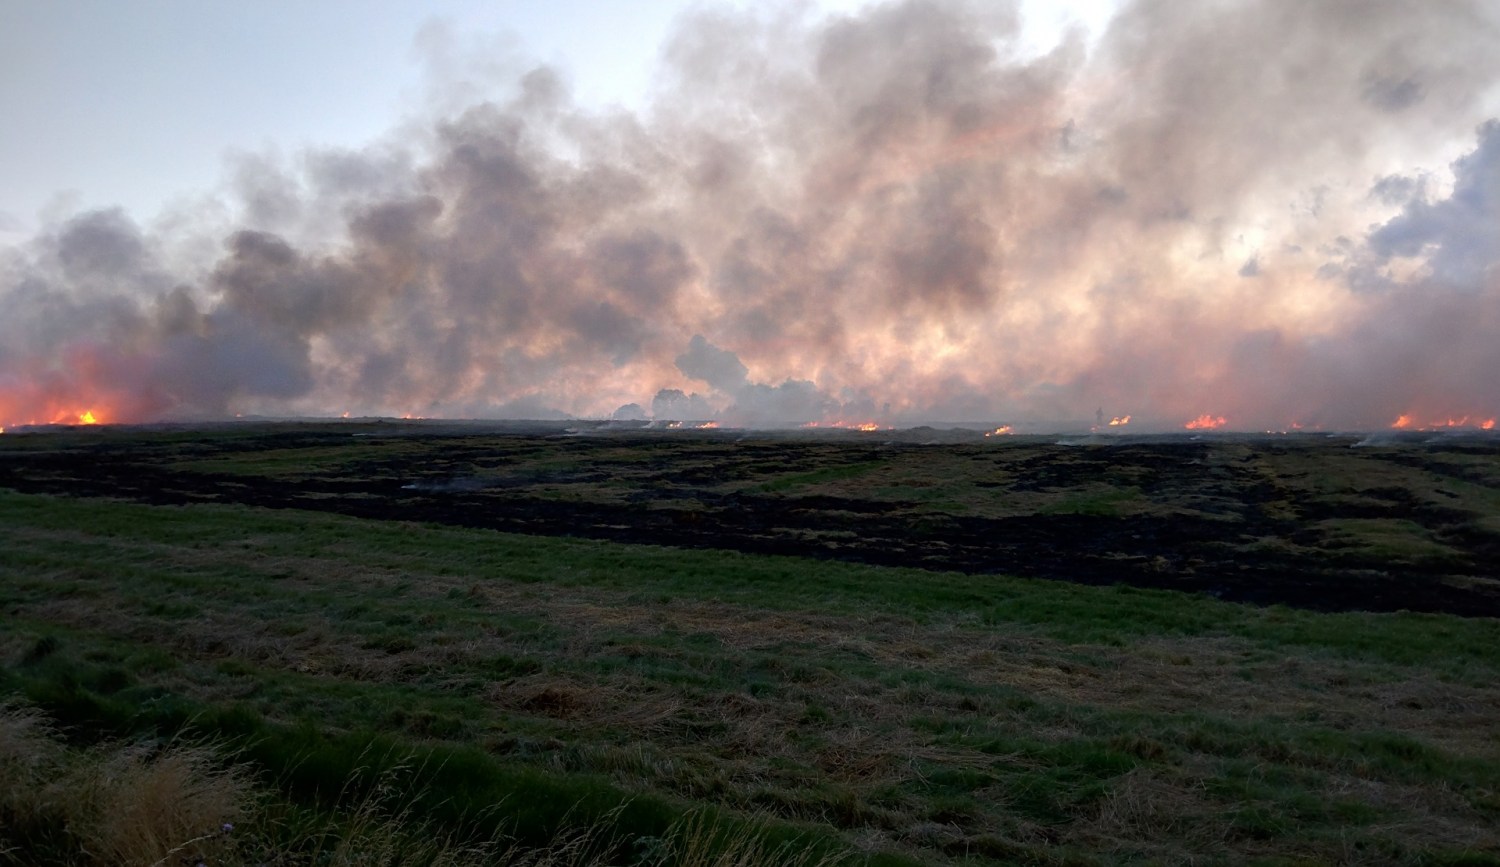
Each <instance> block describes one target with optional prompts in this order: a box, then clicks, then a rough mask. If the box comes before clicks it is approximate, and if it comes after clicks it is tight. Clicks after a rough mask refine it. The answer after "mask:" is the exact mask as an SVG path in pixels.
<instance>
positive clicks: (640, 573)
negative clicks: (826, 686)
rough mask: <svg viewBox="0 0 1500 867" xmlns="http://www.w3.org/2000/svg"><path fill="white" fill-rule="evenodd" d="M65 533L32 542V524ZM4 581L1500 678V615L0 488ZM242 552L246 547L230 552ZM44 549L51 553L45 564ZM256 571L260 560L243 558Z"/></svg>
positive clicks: (46, 553)
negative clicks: (507, 586)
mask: <svg viewBox="0 0 1500 867" xmlns="http://www.w3.org/2000/svg"><path fill="white" fill-rule="evenodd" d="M28 527H30V528H37V529H43V530H52V531H58V532H65V533H67V534H69V538H68V539H67V540H66V541H63V542H56V543H41V544H36V543H33V542H29V541H27V540H25V539H24V538H21V537H15V538H11V536H12V535H13V534H17V533H24V532H25V530H26V528H28ZM0 539H4V540H5V548H6V550H7V555H6V557H5V558H4V559H3V560H0V575H10V576H11V581H15V580H21V578H22V576H23V575H27V574H32V573H34V572H35V571H37V570H43V571H45V570H46V569H48V568H57V569H61V568H64V567H65V566H67V565H68V564H69V563H71V564H73V565H76V564H77V563H78V562H80V561H84V562H87V561H89V559H90V558H91V557H94V558H96V559H95V560H94V562H95V566H94V568H100V569H104V568H109V567H108V564H109V563H110V562H111V558H113V557H114V556H116V555H117V554H119V553H120V550H119V549H120V547H121V546H125V547H127V548H133V549H136V550H135V551H134V553H132V554H131V555H130V557H129V559H130V560H132V561H135V562H137V563H140V564H142V565H145V564H146V563H148V562H149V552H146V553H142V552H141V551H140V550H139V549H138V547H137V546H141V545H157V546H162V548H161V550H163V551H165V550H169V549H187V550H197V551H200V552H209V553H210V554H211V552H213V551H216V550H220V551H228V552H230V553H231V554H233V556H226V557H225V558H224V561H223V562H222V563H217V564H214V563H212V558H211V557H210V565H208V566H205V567H204V568H205V570H206V572H207V575H205V579H207V578H208V577H209V576H211V575H212V574H213V573H214V572H215V570H229V571H230V572H232V574H225V573H224V572H223V571H221V572H220V574H219V575H218V580H226V581H233V580H234V579H237V578H243V569H244V568H245V565H244V562H243V561H244V555H245V554H246V553H251V554H255V553H263V554H265V555H267V556H270V555H273V554H274V555H275V556H279V557H289V558H298V559H302V558H309V559H313V560H326V561H328V562H330V563H337V564H338V567H339V569H341V570H350V569H353V570H358V569H361V568H366V569H370V570H372V571H378V572H380V573H385V574H388V573H390V572H392V571H400V570H408V571H410V572H412V573H413V574H417V575H420V574H424V573H426V574H437V575H448V576H465V577H467V578H471V579H473V580H475V581H479V582H483V581H485V580H502V581H514V582H547V583H553V584H559V585H563V586H587V587H600V588H608V589H615V590H624V591H627V592H634V593H639V594H642V597H643V598H649V597H650V596H651V595H653V594H656V595H660V594H666V595H669V596H673V597H683V598H688V599H699V600H713V601H723V602H731V603H737V604H744V605H748V606H754V607H762V608H770V609H777V610H796V611H826V612H829V613H833V614H842V615H851V614H852V615H859V614H884V615H894V616H910V617H916V618H919V619H925V618H954V617H974V618H978V619H980V620H982V621H983V622H986V623H991V624H1001V623H1009V624H1017V625H1021V626H1025V627H1028V628H1030V629H1034V630H1036V631H1037V632H1040V633H1042V634H1044V635H1046V636H1048V637H1052V638H1055V639H1058V640H1062V641H1067V642H1079V643H1101V644H1115V645H1125V644H1129V643H1131V642H1132V641H1134V640H1136V639H1138V638H1140V637H1142V636H1150V635H1177V636H1202V635H1226V636H1236V637H1241V638H1246V639H1250V640H1253V641H1257V642H1264V643H1267V644H1269V645H1276V646H1284V645H1295V646H1300V647H1308V648H1314V649H1324V650H1327V651H1331V652H1335V653H1338V654H1342V655H1347V656H1350V657H1356V658H1363V659H1370V660H1378V661H1384V662H1390V663H1396V664H1401V665H1436V666H1438V670H1439V671H1441V672H1443V673H1444V674H1445V675H1446V676H1454V677H1463V678H1465V679H1468V678H1471V677H1476V676H1479V675H1482V674H1483V673H1484V672H1485V671H1494V670H1496V669H1500V621H1497V620H1493V619H1484V618H1467V619H1466V618H1460V617H1453V616H1447V615H1437V614H1414V613H1406V612H1402V613H1396V614H1369V613H1359V612H1350V613H1338V614H1322V613H1316V612H1308V611H1301V610H1295V609H1287V608H1282V607H1271V608H1258V607H1254V606H1249V605H1242V604H1236V603H1229V602H1223V601H1220V600H1214V599H1208V598H1205V597H1202V596H1197V595H1191V594H1182V593H1175V592H1171V591H1158V590H1142V589H1138V588H1133V587H1128V586H1124V585H1117V586H1113V587H1089V586H1082V585H1071V584H1067V583H1062V582H1050V581H1039V580H1028V579H1017V578H1009V577H1003V576H975V575H963V574H956V573H941V572H927V571H922V570H915V569H904V568H892V567H875V566H864V565H859V564H848V563H838V562H825V561H816V560H806V559H801V558H795V557H781V556H762V555H751V554H742V553H738V552H733V551H712V550H709V551H704V550H678V549H669V548H660V547H655V546H643V545H625V544H618V543H610V542H601V541H594V540H582V539H567V538H552V537H537V536H518V535H511V534H505V533H497V532H491V531H484V530H472V529H466V528H458V527H449V526H431V525H413V524H403V523H399V522H375V521H367V520H361V519H357V518H349V517H344V516H339V515H332V514H324V513H312V512H295V511H276V510H265V509H257V508H250V507H242V506H229V505H217V504H214V505H209V504H203V505H195V506H191V507H159V506H146V505H139V504H132V503H121V502H111V501H103V500H82V499H80V500H74V499H67V498H55V497H48V496H39V495H28V494H19V493H14V492H8V491H0ZM236 549H238V553H235V552H236ZM49 552H50V554H51V555H55V558H54V556H49ZM249 562H251V563H253V562H254V560H253V558H252V559H251V560H250V561H249Z"/></svg>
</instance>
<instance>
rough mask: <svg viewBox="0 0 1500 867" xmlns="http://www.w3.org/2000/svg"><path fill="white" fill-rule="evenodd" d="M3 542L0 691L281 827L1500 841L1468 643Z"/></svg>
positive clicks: (15, 537)
mask: <svg viewBox="0 0 1500 867" xmlns="http://www.w3.org/2000/svg"><path fill="white" fill-rule="evenodd" d="M0 546H3V547H0V550H3V551H4V556H3V558H0V611H3V612H4V618H3V620H0V693H8V694H11V695H16V696H21V697H24V698H25V699H26V700H27V701H29V702H31V703H33V704H35V705H36V706H38V707H40V708H42V709H43V710H45V712H46V713H48V714H49V715H50V716H51V717H53V718H54V719H56V720H57V721H58V722H60V723H62V724H63V725H65V726H66V727H67V731H68V733H69V736H70V737H71V738H72V739H73V740H74V742H75V743H77V744H80V745H87V744H89V743H93V742H97V741H99V740H100V739H105V738H111V737H121V736H126V737H160V736H164V735H171V734H173V733H177V732H181V731H184V730H190V731H193V732H196V733H198V734H200V735H203V736H211V737H214V738H217V739H221V740H223V741H225V742H227V743H229V744H231V745H232V746H234V747H236V748H238V749H240V750H241V751H242V754H243V755H244V756H245V757H246V759H247V760H248V761H250V762H251V763H252V764H253V765H254V766H255V767H256V768H258V769H260V773H261V774H262V775H263V778H264V779H266V780H268V781H272V782H273V783H274V785H275V786H277V787H278V789H277V791H278V792H279V793H280V795H279V797H284V798H286V799H288V802H289V803H295V804H303V805H308V808H316V809H336V808H338V806H339V804H338V802H339V799H340V798H345V799H347V798H349V797H352V796H353V795H361V794H366V793H367V792H368V790H369V787H370V786H373V785H374V782H373V781H375V780H378V779H380V778H381V774H382V773H384V772H385V771H387V770H389V768H388V767H387V766H386V765H383V764H381V762H386V761H388V762H390V763H398V762H404V763H409V764H410V766H411V767H415V768H419V769H421V771H420V773H422V774H425V775H426V776H424V777H422V778H421V779H420V780H417V781H414V785H416V789H417V790H420V791H424V792H433V793H441V794H440V796H439V795H434V796H433V797H432V798H423V799H418V800H417V801H415V802H413V804H412V805H411V808H412V809H414V810H416V811H417V812H418V813H419V814H420V817H422V818H423V819H424V821H425V820H430V821H433V822H437V823H439V824H440V825H441V826H443V827H449V828H456V829H460V830H461V831H462V833H464V834H466V835H471V836H474V837H475V838H482V837H484V836H486V835H490V834H494V833H497V832H501V831H503V832H504V833H505V834H508V835H512V836H515V837H518V838H520V839H522V840H524V841H526V842H527V843H528V844H535V845H544V844H545V843H546V841H548V840H550V839H553V838H555V837H556V836H557V835H558V834H559V833H566V832H567V831H568V830H569V829H570V828H578V827H589V826H592V825H596V824H598V823H600V822H603V821H604V819H603V818H602V817H604V816H614V817H616V818H614V819H611V820H610V821H615V822H618V824H619V827H621V828H623V829H625V830H626V832H628V834H629V835H634V837H639V838H659V837H660V836H661V835H662V834H665V833H666V829H667V828H668V827H670V826H671V825H672V823H673V822H675V821H678V820H680V819H681V817H683V816H684V815H689V814H691V813H693V812H694V811H700V810H710V811H712V813H711V815H712V816H714V817H716V819H715V820H716V821H718V820H722V821H725V822H730V823H734V822H741V823H750V824H751V825H753V826H754V827H756V828H758V829H760V830H761V831H763V832H764V833H766V834H769V835H771V838H772V839H777V840H785V839H793V838H796V839H799V840H802V841H803V844H804V845H812V844H814V843H815V844H816V845H818V846H823V847H827V849H828V851H830V852H832V851H838V852H845V853H863V854H859V857H860V858H861V859H862V860H868V862H869V863H918V862H920V863H943V862H947V861H954V862H964V859H965V858H968V859H969V860H970V861H972V862H974V863H987V862H989V861H995V862H1002V863H1006V862H1014V861H1022V862H1032V863H1063V862H1070V861H1071V862H1073V863H1116V862H1129V861H1134V860H1158V861H1173V862H1175V861H1183V860H1190V859H1197V860H1203V861H1208V862H1216V861H1217V862H1226V863H1234V862H1245V861H1250V860H1253V859H1255V858H1271V859H1273V860H1274V859H1277V858H1284V859H1289V860H1290V859H1294V858H1304V857H1305V858H1308V859H1311V860H1312V861H1313V862H1318V861H1326V862H1334V861H1338V860H1340V859H1342V858H1344V857H1346V855H1347V853H1349V852H1353V851H1362V852H1366V853H1374V854H1371V855H1369V857H1371V858H1373V859H1374V860H1396V861H1412V862H1416V861H1423V860H1426V861H1429V862H1433V863H1438V862H1441V861H1443V859H1449V860H1450V861H1451V860H1453V859H1458V858H1461V857H1468V856H1467V855H1465V853H1466V852H1467V853H1470V854H1472V853H1473V852H1479V851H1493V850H1494V849H1495V847H1497V846H1500V833H1497V826H1500V797H1497V794H1496V787H1495V784H1494V781H1495V780H1497V779H1500V748H1497V745H1500V723H1497V720H1500V687H1497V686H1496V684H1497V683H1500V679H1497V674H1500V623H1497V622H1496V621H1493V620H1485V619H1463V618H1456V617H1450V616H1443V615H1416V614H1406V613H1398V614H1361V613H1346V614H1319V613H1315V612H1309V611H1301V610H1292V609H1286V608H1274V607H1273V608H1257V607H1250V606H1243V605H1235V604H1230V603H1225V602H1221V601H1218V600H1214V599H1210V598H1205V597H1200V596H1193V595H1187V594H1178V593H1172V592H1167V591H1153V590H1140V589H1133V588H1129V587H1124V586H1117V587H1103V588H1100V587H1086V586H1075V585H1068V584H1060V583H1054V582H1044V581H1030V580H1018V579H1011V578H1004V577H998V576H967V575H959V574H950V573H938V572H929V571H922V570H912V569H895V568H879V567H869V566H859V565H853V564H846V563H832V562H823V561H812V560H802V559H796V558H785V557H769V556H756V555H749V554H741V553H735V552H725V551H705V550H675V549H666V548H656V547H649V546H627V545H620V544H612V543H606V542H598V541H588V540H578V539H566V538H543V537H528V536H515V535H506V534H501V533H494V532H489V531H481V530H469V529H463V528H455V527H450V526H427V525H417V524H404V523H399V522H373V521H365V520H360V519H356V518H351V517H343V516H338V515H332V514H323V513H309V512H298V511H290V510H283V511H267V510H259V509H253V508H247V507H240V506H227V505H209V504H204V505H195V506H191V507H159V506H146V505H139V504H132V503H121V502H110V501H105V500H76V499H65V498H55V497H47V496H35V495H23V494H17V493H12V492H6V491H0ZM372 757H376V758H372ZM351 781H352V782H351ZM361 786H363V787H365V788H364V789H361Z"/></svg>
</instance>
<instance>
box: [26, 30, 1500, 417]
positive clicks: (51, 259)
mask: <svg viewBox="0 0 1500 867" xmlns="http://www.w3.org/2000/svg"><path fill="white" fill-rule="evenodd" d="M1017 15H1018V12H1017V7H1016V6H1015V5H1013V4H994V3H981V2H978V0H974V2H965V0H895V2H883V3H877V4H873V5H871V6H869V7H868V8H865V9H863V10H860V11H858V12H853V13H843V14H833V15H826V16H820V15H818V14H815V13H814V12H813V11H812V10H811V8H810V7H806V6H800V5H786V6H764V5H763V6H756V7H753V8H745V9H739V8H730V7H704V8H700V9H698V10H697V11H695V12H694V13H692V14H690V15H689V16H687V17H686V18H684V19H683V20H682V22H681V24H680V26H679V29H678V30H677V32H676V34H675V36H674V37H673V38H672V39H671V41H670V42H669V44H668V45H667V46H666V47H665V48H664V50H663V53H662V57H663V68H662V69H661V71H660V75H659V76H658V80H659V82H660V84H659V87H658V89H657V97H656V98H655V101H654V102H653V103H652V104H651V105H650V106H649V107H648V108H646V109H644V110H642V111H640V112H638V113H628V112H625V111H623V110H620V109H618V108H612V109H608V110H605V111H590V110H586V109H583V108H580V107H579V106H578V105H577V104H575V103H574V102H573V100H572V97H571V95H570V93H569V90H568V87H567V83H566V81H565V80H564V79H563V78H562V76H560V75H559V74H558V73H557V72H556V71H554V70H552V69H550V68H548V67H546V66H544V65H534V64H533V65H527V64H526V63H525V62H524V61H523V60H521V59H518V55H517V54H516V53H515V52H511V51H507V52H506V53H505V55H504V57H503V58H501V60H500V61H497V62H495V63H490V64H481V65H482V66H484V68H483V69H480V70H479V72H477V73H475V74H473V75H469V74H466V73H465V72H464V71H463V67H464V63H465V62H466V61H464V60H463V59H462V58H464V57H470V56H472V57H483V56H485V53H484V52H480V51H469V50H467V49H466V48H464V46H463V45H462V44H461V37H459V36H457V35H456V34H453V33H447V34H440V33H429V34H427V36H426V37H425V39H424V50H425V51H426V52H427V54H428V63H429V66H431V67H432V68H433V69H434V70H436V71H437V73H436V77H435V78H434V84H433V87H434V91H435V92H434V98H433V99H432V100H431V101H430V104H431V105H432V106H433V108H432V110H431V114H430V115H428V116H427V117H426V118H424V119H421V120H414V121H413V122H411V123H409V124H407V125H405V126H403V127H401V128H399V129H398V130H396V131H395V132H393V133H392V134H391V135H390V136H389V137H387V138H386V139H385V140H382V141H378V142H373V143H371V144H370V146H368V147H367V148H363V149H354V150H347V149H341V150H328V151H320V150H310V151H306V152H303V153H300V154H295V155H292V156H290V157H286V156H282V155H278V154H275V153H270V154H241V155H240V156H239V157H238V158H237V162H236V168H235V170H234V173H233V176H232V178H231V187H232V189H233V190H234V195H235V196H236V200H235V204H234V205H233V208H232V212H230V213H225V212H223V211H222V210H220V211H214V210H205V211H204V212H203V213H202V214H201V215H200V219H199V220H198V221H197V223H196V224H189V227H188V229H186V230H184V229H183V226H184V222H183V221H182V220H178V222H177V223H176V224H175V225H174V226H168V227H165V228H161V229H145V228H142V227H140V226H138V225H136V224H135V223H133V222H132V221H131V220H130V219H129V217H128V216H126V215H125V214H123V213H121V212H119V211H110V210H105V211H94V212H87V213H82V214H75V215H72V216H71V217H69V218H67V219H65V220H63V221H61V222H59V223H57V224H55V225H50V226H47V227H46V228H44V229H43V230H42V231H41V232H40V233H38V234H37V235H36V236H35V237H34V238H32V239H30V240H29V241H27V242H25V243H23V244H21V245H20V246H17V247H14V248H12V249H11V251H10V252H8V253H7V254H5V255H3V256H0V304H3V305H4V308H3V309H5V311H6V316H5V317H3V319H0V424H10V423H14V422H17V421H26V420H36V419H41V420H49V419H50V418H51V417H53V416H57V417H66V416H67V414H68V413H76V412H78V411H80V410H81V409H83V408H86V407H96V408H99V409H101V411H105V414H106V416H107V417H113V418H130V419H144V418H158V417H170V416H188V415H216V414H228V413H233V412H276V413H287V414H290V413H297V412H306V413H328V412H335V411H345V410H348V411H352V412H356V413H386V414H398V415H399V414H404V413H414V414H419V415H429V416H430V415H440V414H451V415H485V414H515V413H538V414H544V415H549V416H552V415H557V414H563V413H566V414H574V415H592V416H599V417H603V416H608V415H610V414H611V413H613V412H614V411H615V408H617V407H622V406H629V405H632V404H634V405H639V406H641V407H642V411H644V405H645V404H646V403H648V402H649V403H650V405H651V414H652V415H653V416H656V417H658V418H667V417H677V418H702V417H704V416H707V415H709V414H714V415H723V416H724V417H725V418H726V419H731V420H739V421H741V422H742V423H749V424H781V423H797V422H801V421H810V420H815V419H824V420H828V419H833V418H838V417H843V416H850V417H852V416H854V415H859V416H860V417H861V418H862V419H863V418H864V417H866V416H867V415H879V416H881V418H882V419H883V420H889V421H905V422H917V421H922V420H937V419H943V420H957V419H964V418H971V419H978V418H985V417H989V418H997V417H1004V418H1036V419H1059V418H1080V417H1084V418H1090V417H1092V414H1093V412H1094V410H1095V409H1096V408H1097V407H1100V406H1103V407H1104V408H1105V410H1106V412H1107V413H1108V414H1110V415H1123V414H1131V415H1133V416H1134V417H1135V418H1137V419H1141V420H1142V423H1144V422H1145V420H1148V419H1149V420H1155V421H1156V423H1159V424H1161V425H1166V426H1172V425H1179V424H1181V423H1182V422H1183V421H1185V420H1187V419H1191V418H1194V417H1196V416H1199V415H1201V414H1205V413H1210V414H1213V415H1216V416H1217V415H1226V416H1227V417H1229V418H1230V420H1231V423H1232V424H1234V425H1236V426H1244V427H1264V426H1272V425H1276V426H1284V425H1286V424H1288V423H1290V422H1292V421H1299V422H1302V423H1322V424H1325V425H1329V426H1355V425H1381V424H1387V423H1389V421H1390V420H1391V419H1393V418H1394V417H1395V416H1396V415H1398V414H1403V413H1407V412H1410V411H1415V410H1416V409H1418V408H1420V409H1421V410H1422V411H1423V412H1431V413H1452V414H1459V413H1470V414H1478V413H1484V414H1490V415H1494V414H1500V406H1497V404H1500V397H1497V395H1496V394H1495V389H1494V386H1493V385H1491V384H1490V382H1489V378H1488V377H1487V376H1486V375H1485V372H1486V371H1488V370H1492V369H1494V364H1495V363H1496V361H1500V359H1497V358H1496V356H1495V351H1494V350H1493V349H1492V348H1491V346H1492V344H1493V340H1492V339H1490V336H1491V335H1492V334H1493V333H1495V331H1494V328H1495V325H1496V318H1497V312H1496V295H1497V292H1500V290H1497V288H1496V269H1495V255H1496V252H1495V250H1496V248H1495V245H1494V243H1493V226H1495V225H1497V223H1500V219H1497V218H1500V213H1497V211H1500V206H1497V203H1496V193H1495V190H1496V189H1497V181H1496V178H1497V177H1500V132H1497V131H1496V130H1497V127H1496V124H1495V122H1493V121H1491V120H1490V119H1489V115H1490V114H1493V113H1495V112H1496V111H1497V109H1500V107H1497V106H1496V105H1495V104H1494V102H1493V96H1492V94H1493V93H1495V92H1496V91H1495V88H1496V85H1497V84H1500V55H1497V54H1496V52H1494V50H1493V46H1494V45H1495V44H1496V42H1497V37H1500V33H1497V29H1496V24H1497V16H1496V13H1495V12H1494V10H1493V7H1491V6H1490V5H1489V4H1484V3H1479V2H1465V0H1453V2H1447V3H1442V4H1412V3H1406V2H1397V0H1359V2H1355V0H1327V2H1320V3H1305V2H1299V0H1226V2H1220V3H1212V4H1207V3H1205V4H1188V5H1184V4H1181V3H1176V2H1166V0H1139V2H1134V3H1129V4H1127V5H1125V6H1124V7H1123V8H1122V9H1121V10H1120V12H1119V14H1118V15H1117V16H1116V18H1115V20H1114V21H1113V22H1112V23H1111V24H1110V26H1109V27H1108V28H1107V29H1106V30H1105V31H1104V32H1103V33H1102V34H1101V35H1100V37H1099V39H1098V40H1097V41H1096V42H1088V41H1085V40H1084V38H1083V37H1082V35H1081V34H1077V33H1075V34H1072V35H1070V36H1068V37H1067V38H1065V39H1064V41H1063V42H1062V43H1061V44H1059V45H1058V46H1056V47H1055V48H1054V49H1053V50H1051V51H1049V52H1047V53H1044V54H1042V55H1040V56H1038V55H1035V54H1034V53H1032V52H1031V51H1029V50H1028V49H1025V47H1024V46H1023V45H1022V44H1021V41H1020V28H1019V20H1018V18H1017ZM1476 128H1477V129H1478V133H1477V135H1476V133H1475V129H1476ZM1455 157H1456V159H1455ZM1450 172H1451V181H1452V182H1451V185H1450V184H1449V183H1448V180H1449V173H1450ZM220 226H224V227H225V228H224V229H223V231H222V232H220V233H219V235H218V237H216V238H215V239H214V241H213V243H212V244H210V245H207V246H205V245H203V244H202V241H201V237H200V234H201V233H202V232H206V231H209V230H210V229H215V230H216V227H220ZM1246 278H1253V279H1246ZM700 392H701V393H700ZM653 396H654V397H653ZM632 412H633V411H632ZM850 420H852V418H851V419H850Z"/></svg>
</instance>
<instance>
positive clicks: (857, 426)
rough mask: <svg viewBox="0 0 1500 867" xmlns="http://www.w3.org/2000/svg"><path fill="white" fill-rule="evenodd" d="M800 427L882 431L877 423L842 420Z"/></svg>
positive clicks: (814, 422) (812, 422)
mask: <svg viewBox="0 0 1500 867" xmlns="http://www.w3.org/2000/svg"><path fill="white" fill-rule="evenodd" d="M802 426H803V427H805V428H810V427H833V428H842V429H844V430H862V431H874V430H882V426H881V425H880V424H878V423H877V422H873V421H859V422H855V421H844V420H843V419H839V420H838V421H826V422H825V421H810V422H807V423H805V424H803V425H802ZM883 429H884V430H890V428H888V427H887V428H883Z"/></svg>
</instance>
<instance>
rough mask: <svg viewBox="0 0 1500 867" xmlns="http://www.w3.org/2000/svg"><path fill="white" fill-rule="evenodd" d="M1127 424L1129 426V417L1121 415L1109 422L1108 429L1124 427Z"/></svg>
mask: <svg viewBox="0 0 1500 867" xmlns="http://www.w3.org/2000/svg"><path fill="white" fill-rule="evenodd" d="M1127 424H1130V416H1128V415H1122V416H1120V417H1119V418H1112V419H1110V420H1109V426H1110V427H1124V426H1125V425H1127Z"/></svg>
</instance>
